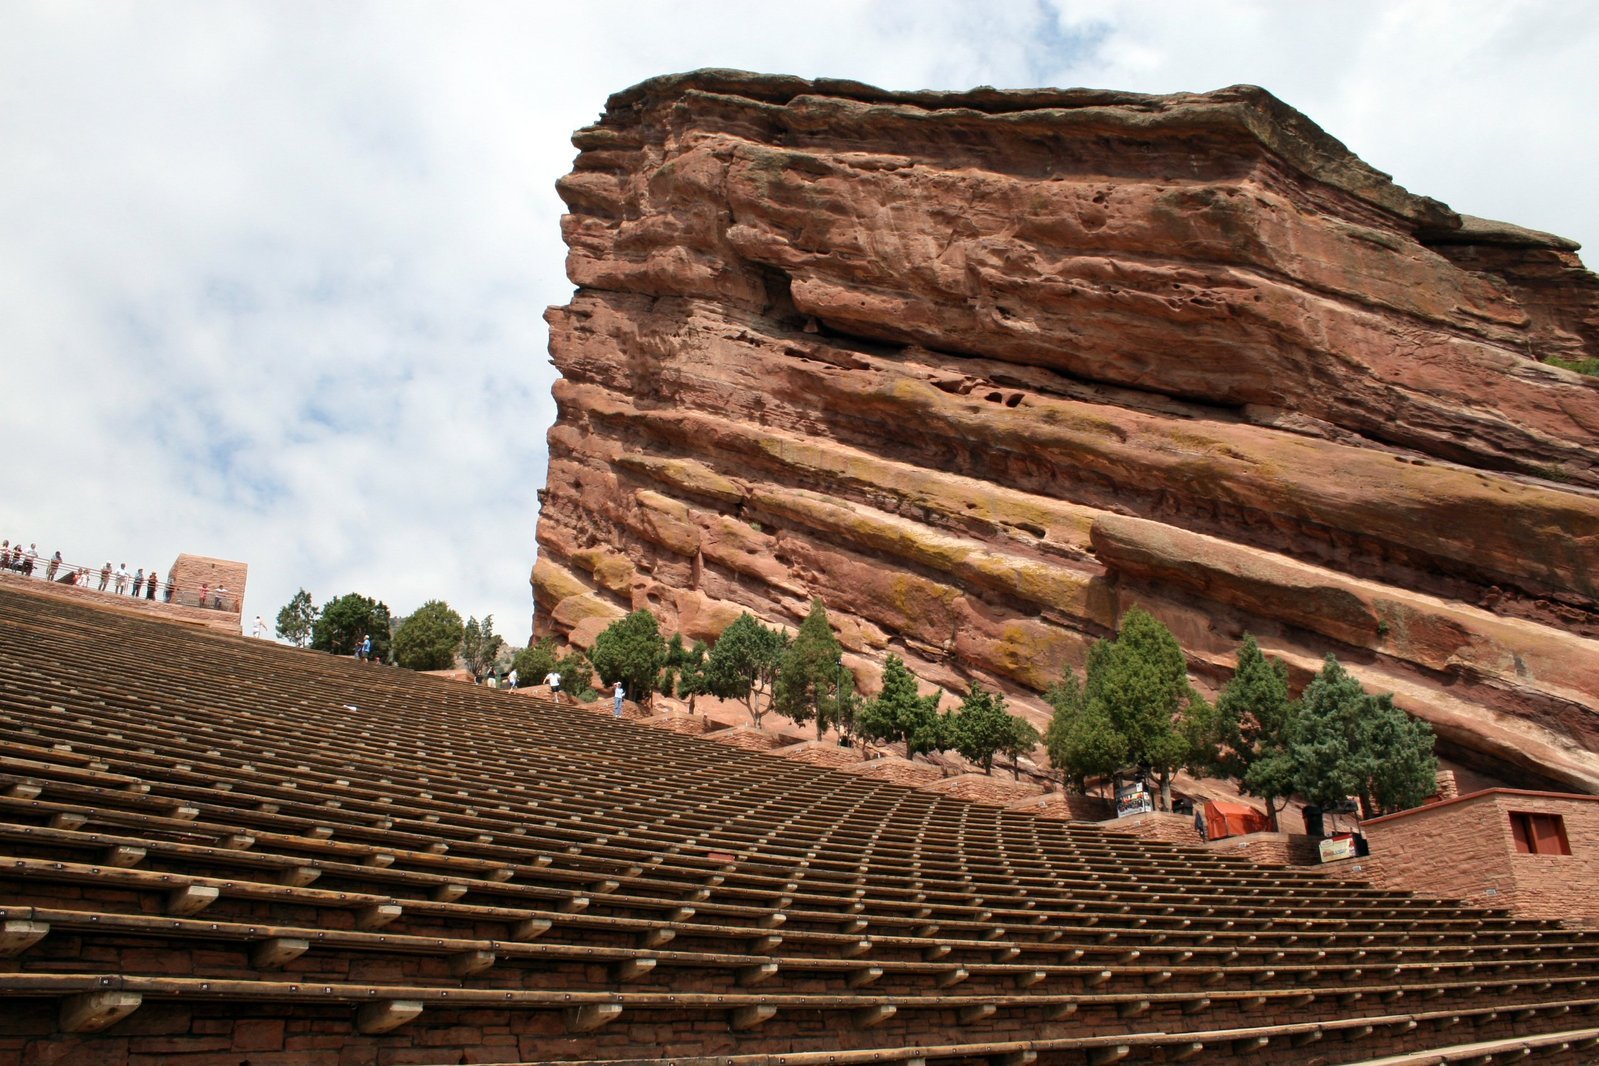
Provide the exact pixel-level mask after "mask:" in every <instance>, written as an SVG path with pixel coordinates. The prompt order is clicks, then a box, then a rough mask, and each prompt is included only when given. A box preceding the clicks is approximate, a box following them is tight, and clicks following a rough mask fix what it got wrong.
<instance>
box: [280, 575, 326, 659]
mask: <svg viewBox="0 0 1599 1066" xmlns="http://www.w3.org/2000/svg"><path fill="white" fill-rule="evenodd" d="M319 613H320V612H319V611H318V610H317V609H316V605H315V604H314V603H312V602H311V594H310V593H309V592H307V591H305V589H301V590H300V591H299V592H296V593H295V594H294V595H293V596H292V597H290V599H289V602H288V603H286V604H284V605H283V608H282V609H281V610H279V611H278V636H280V637H282V638H283V639H284V640H286V641H288V642H289V643H290V644H293V645H294V646H295V647H296V648H303V647H305V646H306V644H307V643H309V642H310V640H311V631H312V629H313V627H314V626H315V625H316V620H317V615H318V614H319Z"/></svg>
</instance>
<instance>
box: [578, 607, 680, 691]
mask: <svg viewBox="0 0 1599 1066" xmlns="http://www.w3.org/2000/svg"><path fill="white" fill-rule="evenodd" d="M589 661H590V662H592V663H593V664H594V669H595V670H597V671H599V674H600V680H601V681H602V682H604V683H605V684H606V685H614V684H616V683H617V682H618V681H620V682H621V683H622V687H623V689H625V690H626V692H627V694H628V695H629V696H631V697H632V698H633V700H634V702H636V703H639V704H641V705H643V704H647V703H650V702H651V701H652V699H653V697H654V695H655V689H656V686H657V685H658V684H659V683H660V679H661V667H662V666H664V665H665V664H666V641H664V640H662V639H661V626H660V623H659V622H657V621H656V620H655V615H654V614H653V613H652V612H650V611H647V610H637V611H634V612H633V613H632V614H630V615H628V616H627V617H626V618H619V619H617V620H616V621H615V622H612V623H611V624H610V625H608V626H606V627H605V630H604V631H603V632H601V633H600V635H599V636H597V637H595V638H594V646H593V647H592V648H590V649H589Z"/></svg>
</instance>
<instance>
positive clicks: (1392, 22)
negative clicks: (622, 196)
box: [0, 0, 1599, 640]
mask: <svg viewBox="0 0 1599 1066" xmlns="http://www.w3.org/2000/svg"><path fill="white" fill-rule="evenodd" d="M0 25H4V27H5V33H4V35H3V36H0V348H3V350H4V351H5V353H6V355H5V362H4V366H5V367H6V387H5V389H4V391H3V392H0V447H3V449H4V454H6V455H7V456H8V462H7V464H6V465H7V473H6V479H5V486H6V488H5V492H4V495H3V497H0V499H3V501H4V503H3V504H0V523H3V525H0V535H4V536H6V537H13V538H14V537H17V536H21V537H23V538H25V539H28V540H38V541H39V542H40V544H41V548H43V549H44V550H46V551H53V550H54V549H55V548H57V547H60V548H61V549H62V550H63V551H64V552H65V553H66V554H67V555H68V556H69V557H70V558H73V559H75V560H81V561H83V562H85V563H93V564H98V563H99V562H103V561H104V559H105V558H106V557H108V556H109V557H112V561H113V562H118V561H123V560H124V559H125V560H126V561H127V562H128V563H129V564H130V566H141V565H142V566H145V567H149V566H151V565H152V564H154V565H156V566H158V567H165V566H166V565H167V563H168V562H170V560H171V558H172V557H173V556H174V555H175V554H176V553H177V552H179V551H194V552H200V553H205V554H214V555H220V556H224V557H229V558H237V559H243V560H245V561H247V562H249V563H250V564H251V582H250V595H249V600H248V602H247V604H246V612H247V614H248V615H254V614H255V613H261V614H264V615H266V616H267V617H268V619H269V620H270V619H271V618H272V616H273V615H274V614H275V612H276V610H277V608H278V607H279V606H280V605H281V604H282V603H284V602H285V601H286V600H287V599H288V597H289V596H290V595H291V594H292V593H293V592H294V590H295V588H297V587H298V586H300V585H304V586H306V587H307V588H309V589H310V590H311V591H312V593H313V594H314V595H315V596H316V597H317V598H318V599H319V600H323V599H327V598H330V597H332V596H334V595H338V594H341V593H343V592H346V591H350V590H356V591H361V592H364V593H368V594H371V595H375V596H378V597H380V598H383V599H385V600H387V601H388V603H389V604H390V605H391V607H393V608H394V609H395V610H396V611H399V612H405V611H409V610H411V609H413V608H415V607H416V606H417V605H419V604H420V603H421V602H422V601H423V600H425V599H428V598H431V597H435V596H437V597H442V598H445V599H448V600H449V601H450V602H451V603H452V604H453V605H454V606H456V607H457V609H459V610H461V611H462V612H463V613H472V614H478V615H482V614H484V613H486V612H493V613H494V615H495V617H496V619H497V621H498V622H499V624H500V629H501V631H502V632H505V633H507V634H508V635H509V636H511V637H512V638H513V639H518V640H520V639H522V638H524V637H526V635H527V623H528V616H529V614H530V613H531V601H530V599H529V596H528V590H527V574H528V570H529V568H530V566H531V563H532V559H533V553H534V545H533V530H534V523H535V519H536V508H537V504H536V500H535V497H534V493H535V491H536V490H537V489H538V488H539V486H540V485H541V484H542V482H543V476H544V469H543V468H544V461H545V456H544V444H543V438H544V433H545V431H546V429H547V428H548V426H549V423H550V421H551V419H552V418H553V415H554V406H553V403H552V402H551V400H550V395H549V393H550V382H551V380H552V376H553V370H552V369H551V368H550V367H549V366H548V364H547V358H546V355H545V345H546V336H545V330H544V326H543V322H542V320H541V314H542V311H543V309H544V307H545V306H546V305H548V304H551V303H561V302H564V301H565V299H566V298H567V296H568V294H569V292H570V285H569V284H568V283H567V282H566V281H565V279H564V277H563V274H562V271H563V262H562V260H563V249H562V247H561V244H560V237H559V218H560V213H561V205H560V203H559V201H558V200H557V199H556V197H555V195H554V192H553V184H554V182H555V179H556V178H557V177H559V176H560V175H561V174H562V173H563V172H564V171H565V170H566V169H568V167H569V166H570V163H571V159H572V156H573V150H572V148H571V145H570V143H569V140H568V138H569V135H570V133H571V131H572V130H573V129H575V128H577V127H578V126H581V125H584V124H586V123H588V122H590V121H592V120H593V119H594V118H595V117H596V116H597V115H598V114H599V112H600V110H601V108H602V107H603V105H604V101H605V97H606V96H607V95H608V94H610V93H612V92H614V91H617V90H619V89H622V88H625V87H626V86H628V85H630V84H632V83H634V82H636V81H638V80H641V79H642V78H645V77H649V76H651V75H654V74H660V73H667V72H672V71H680V70H686V69H692V68H694V67H700V66H733V67H742V68H746V69H755V70H768V71H773V72H783V73H794V74H801V75H805V76H812V77H814V76H828V77H842V78H854V79H857V80H861V81H866V82H871V83H875V84H880V85H884V86H886V87H890V88H924V87H930V88H952V89H959V88H967V87H970V86H972V85H976V84H991V85H999V86H1026V85H1035V84H1048V83H1054V84H1061V85H1096V86H1104V87H1113V88H1123V89H1133V90H1140V91H1153V92H1162V91H1172V90H1178V89H1182V90H1203V89H1210V88H1216V87H1218V86H1222V85H1227V84H1233V83H1236V82H1254V83H1258V84H1262V85H1265V86H1266V87H1267V88H1269V89H1271V90H1272V91H1273V92H1276V93H1277V94H1278V95H1279V96H1281V97H1283V99H1285V100H1286V101H1288V102H1289V103H1290V104H1293V105H1294V106H1296V107H1298V108H1300V109H1301V110H1303V111H1305V112H1306V113H1307V114H1309V115H1310V116H1311V117H1312V118H1313V119H1315V120H1316V121H1317V122H1319V123H1320V124H1321V125H1322V126H1323V127H1325V128H1326V129H1327V130H1328V131H1329V132H1331V133H1332V134H1333V135H1334V136H1337V137H1339V138H1340V139H1342V140H1344V141H1345V142H1346V143H1347V144H1349V145H1350V146H1351V147H1352V148H1353V149H1355V150H1356V151H1358V152H1360V153H1361V154H1362V155H1363V156H1365V157H1366V158H1367V159H1368V161H1369V162H1371V163H1372V164H1373V165H1375V166H1378V167H1381V168H1383V169H1386V170H1390V171H1392V172H1393V173H1394V174H1395V176H1396V178H1397V179H1398V180H1399V181H1400V182H1401V183H1402V184H1405V185H1406V186H1407V187H1409V188H1411V189H1412V190H1413V191H1416V192H1419V193H1423V194H1426V195H1431V196H1436V197H1438V198H1440V199H1443V200H1445V201H1447V202H1450V203H1451V204H1452V205H1453V206H1455V207H1457V208H1458V209H1460V210H1463V211H1468V212H1471V213H1474V214H1483V215H1489V216H1492V217H1500V218H1504V219H1507V220H1509V221H1514V222H1518V223H1521V224H1524V225H1530V226H1534V227H1538V228H1545V229H1551V230H1554V231H1555V232H1559V233H1563V234H1565V235H1567V236H1572V237H1575V238H1577V239H1579V240H1582V239H1584V238H1589V239H1592V240H1599V214H1596V210H1599V209H1595V208H1594V207H1592V206H1590V203H1589V198H1588V197H1587V196H1586V195H1585V193H1586V190H1585V189H1584V188H1583V187H1582V183H1583V179H1584V178H1585V177H1586V175H1587V174H1588V173H1590V172H1591V171H1592V170H1593V169H1594V165H1595V164H1596V163H1599V160H1596V159H1595V140H1594V138H1593V137H1592V135H1591V132H1590V131H1591V122H1590V121H1589V116H1588V115H1587V113H1586V112H1587V105H1586V100H1588V99H1591V98H1592V97H1593V95H1594V91H1593V90H1594V88H1595V84H1594V82H1595V75H1594V74H1593V72H1592V70H1591V69H1590V68H1591V67H1592V66H1593V64H1591V63H1589V62H1587V60H1588V59H1589V58H1591V56H1592V55H1594V54H1596V52H1599V49H1596V47H1595V46H1596V45H1599V40H1596V34H1599V15H1595V14H1591V13H1590V11H1589V8H1588V7H1587V6H1586V5H1568V4H1560V3H1554V2H1542V3H1538V2H1524V3H1509V4H1506V3H1489V2H1486V0H1476V2H1472V3H1448V4H1444V3H1433V2H1419V0H1418V2H1408V3H1377V2H1373V0H1368V2H1363V3H1350V4H1341V5H1298V4H1295V5H1285V4H1279V3H1268V2H1258V3H1234V4H1221V5H1217V4H1210V5H1203V6H1194V5H1183V4H1165V3H1160V4H1156V3H1117V2H1105V0H1101V2H1096V3H1094V4H1092V5H1088V4H1081V3H1076V2H1068V0H1047V2H1030V0H1016V2H1010V3H977V2H961V0H938V2H926V3H921V4H917V5H910V4H903V3H890V2H887V0H881V2H867V0H816V2H814V3H811V4H808V5H806V6H805V7H804V8H803V9H794V8H775V7H773V8H768V7H766V6H763V5H731V4H725V3H713V2H709V0H698V2H691V3H678V4H656V3H645V2H638V3H621V2H608V3H591V4H585V5H538V6H536V7H535V6H533V5H525V4H516V3H476V4H450V5H443V4H429V3H401V2H394V3H383V4H376V3H340V4H326V3H311V2H309V0H300V2H290V3H236V4H226V5H219V4H211V3H189V2H184V3H178V2H162V0H152V2H147V3H140V4H132V3H93V4H90V3H76V4H75V3H64V2H58V0H49V2H45V0H40V2H22V0H0Z"/></svg>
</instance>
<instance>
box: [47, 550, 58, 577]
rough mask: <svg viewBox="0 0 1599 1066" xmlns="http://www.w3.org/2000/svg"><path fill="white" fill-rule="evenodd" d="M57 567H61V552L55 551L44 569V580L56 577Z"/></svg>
mask: <svg viewBox="0 0 1599 1066" xmlns="http://www.w3.org/2000/svg"><path fill="white" fill-rule="evenodd" d="M59 569H61V553H60V552H56V553H55V554H54V555H53V556H51V557H50V565H49V566H47V567H45V569H44V579H45V580H46V581H54V580H55V579H56V571H57V570H59Z"/></svg>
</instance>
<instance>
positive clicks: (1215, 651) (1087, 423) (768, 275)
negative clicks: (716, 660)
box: [533, 71, 1599, 791]
mask: <svg viewBox="0 0 1599 1066" xmlns="http://www.w3.org/2000/svg"><path fill="white" fill-rule="evenodd" d="M574 141H575V143H576V144H577V146H578V148H579V149H580V154H579V155H578V158H577V161H576V164H575V167H574V169H573V172H572V173H571V174H569V175H568V176H567V177H565V178H563V179H562V181H561V182H560V186H559V188H560V192H561V195H562V197H563V198H564V199H565V201H566V203H567V205H568V208H569V213H568V214H567V216H566V217H565V219H564V221H563V230H564V234H565V237H566V241H567V244H568V248H569V255H568V260H567V268H568V273H569V274H570V276H571V279H572V281H573V282H574V283H575V284H576V285H577V292H576V293H575V294H574V296H573V298H572V301H571V302H570V303H569V304H567V305H566V306H565V307H560V308H552V309H551V310H550V311H549V313H548V315H547V317H548V320H549V323H550V330H551V340H550V350H551V352H552V354H553V355H554V358H555V363H556V366H557V367H558V368H559V370H560V372H561V375H562V379H561V380H560V381H559V382H558V383H557V385H556V399H557V402H558V405H559V416H558V419H557V422H556V425H555V426H554V428H553V429H551V430H550V433H549V446H550V474H549V482H548V486H547V488H546V489H545V491H544V492H543V493H541V500H542V502H543V506H542V510H541V513H540V518H539V526H538V544H539V556H538V562H537V564H536V565H535V567H534V571H533V588H534V597H535V602H536V605H537V612H536V615H535V628H536V630H537V631H538V632H540V633H550V632H553V633H556V634H559V635H561V636H563V637H566V638H569V639H571V640H572V641H573V642H575V643H577V644H580V645H584V644H587V643H588V642H589V641H591V640H592V638H593V636H594V635H595V634H596V633H597V632H598V631H599V630H600V629H602V628H603V627H604V626H605V625H606V624H608V623H609V622H610V621H611V620H612V619H614V618H616V617H619V616H620V615H621V614H622V613H624V612H625V611H627V610H631V609H635V608H638V607H643V606H648V607H650V608H652V609H653V610H655V611H656V612H657V613H658V614H660V615H661V616H662V618H663V620H664V622H665V624H666V626H667V627H668V629H674V628H675V629H678V630H680V631H682V632H684V633H685V634H687V635H689V636H691V637H699V638H710V637H713V636H714V635H715V634H716V633H717V632H719V631H720V629H721V627H722V626H724V625H725V624H726V623H727V622H728V621H729V620H730V619H731V618H732V617H734V616H736V615H737V613H738V612H739V611H741V610H745V609H748V610H751V611H754V612H755V613H756V614H758V615H761V616H762V617H764V618H767V619H768V620H771V621H774V622H780V623H784V624H789V625H795V624H797V622H798V620H799V619H800V618H802V617H803V615H804V611H805V606H806V604H807V603H808V601H809V599H810V598H811V597H812V596H818V595H819V596H821V597H822V598H823V599H824V600H826V602H827V605H828V608H829V611H830V613H831V615H832V617H833V619H834V622H835V625H836V627H837V628H838V629H839V630H840V635H841V639H842V640H843V643H844V644H845V646H846V648H847V649H848V652H849V658H848V661H849V663H850V665H851V666H852V667H853V668H855V669H856V671H857V673H860V674H862V675H863V676H864V677H865V678H866V679H867V680H868V683H870V680H871V679H872V678H873V677H874V675H875V672H876V670H877V668H878V667H879V666H880V663H881V661H882V659H883V658H884V657H885V656H886V655H887V654H888V653H889V652H895V653H897V654H899V655H901V656H902V657H903V658H905V659H906V660H907V662H908V663H909V664H910V665H911V666H912V668H913V669H915V670H916V672H917V673H918V675H919V676H921V677H922V678H923V679H924V680H926V681H927V682H929V683H930V684H933V685H938V686H943V687H945V688H949V689H956V690H958V689H963V688H964V687H965V683H966V681H967V680H968V679H969V678H973V677H976V678H979V679H981V680H983V681H984V682H985V683H987V684H990V685H998V686H1000V687H1002V688H1003V689H1004V690H1005V691H1007V692H1008V693H1009V694H1010V695H1011V696H1012V697H1013V699H1014V701H1015V703H1016V705H1017V706H1020V707H1024V708H1031V710H1032V712H1033V713H1034V714H1035V715H1037V716H1038V717H1039V718H1040V719H1041V717H1042V709H1041V705H1040V704H1039V703H1038V702H1037V700H1036V698H1035V697H1036V694H1037V693H1038V692H1040V691H1041V690H1042V689H1043V688H1044V687H1045V686H1047V685H1048V684H1049V683H1050V682H1051V681H1052V680H1053V679H1054V678H1056V677H1058V676H1059V673H1060V671H1061V668H1062V667H1063V666H1064V665H1067V664H1071V665H1076V666H1080V665H1081V663H1082V661H1083V658H1084V656H1085V653H1086V649H1087V646H1088V644H1089V643H1091V642H1092V641H1093V640H1095V639H1097V638H1099V637H1102V636H1105V635H1107V634H1110V633H1112V632H1114V631H1115V628H1116V625H1117V620H1118V618H1119V617H1120V615H1121V614H1122V613H1123V612H1124V611H1125V610H1127V608H1128V607H1130V606H1132V605H1134V604H1138V605H1142V606H1144V607H1146V608H1147V609H1149V610H1151V611H1153V612H1154V613H1155V614H1156V615H1157V616H1159V617H1161V618H1162V619H1163V620H1164V621H1166V622H1167V624H1168V625H1170V626H1171V627H1172V628H1173V630H1174V631H1175V632H1176V633H1177V634H1178V636H1179V639H1180V640H1181V641H1182V642H1183V645H1184V647H1185V649H1186V650H1187V651H1188V653H1189V655H1190V657H1191V663H1192V666H1193V668H1194V671H1195V674H1196V677H1197V678H1198V679H1199V680H1200V681H1201V682H1204V683H1209V684H1215V683H1216V682H1218V681H1220V680H1222V679H1224V678H1225V677H1226V676H1227V667H1228V666H1229V665H1230V662H1231V656H1232V654H1233V652H1234V651H1235V649H1236V645H1237V642H1238V640H1239V639H1240V637H1241V636H1242V634H1243V633H1244V632H1246V631H1248V632H1253V633H1255V634H1256V635H1257V637H1258V638H1259V639H1260V640H1261V642H1262V645H1263V646H1264V647H1266V648H1267V649H1268V651H1270V652H1272V653H1274V654H1277V655H1280V656H1282V657H1283V658H1284V659H1285V660H1286V661H1287V662H1288V663H1289V664H1290V666H1291V667H1292V668H1293V670H1294V673H1295V676H1296V677H1297V678H1298V679H1300V680H1303V678H1304V677H1306V676H1308V674H1309V672H1310V671H1312V670H1313V669H1315V668H1316V666H1317V665H1318V663H1319V660H1320V659H1321V657H1322V656H1324V655H1325V654H1326V653H1327V652H1329V651H1331V652H1334V653H1336V654H1337V655H1338V656H1339V657H1340V659H1342V660H1343V661H1345V662H1346V663H1347V664H1348V665H1350V666H1351V668H1352V669H1353V670H1354V672H1355V673H1357V675H1359V676H1360V677H1361V678H1362V679H1363V680H1364V681H1365V682H1366V683H1367V685H1368V687H1372V688H1377V689H1381V690H1384V691H1393V692H1395V693H1396V699H1397V701H1398V702H1399V703H1400V704H1401V705H1402V706H1404V707H1405V708H1406V709H1407V710H1409V711H1411V712H1412V713H1415V714H1417V715H1420V716H1422V717H1424V718H1426V719H1428V720H1429V721H1431V722H1432V723H1433V724H1434V726H1435V727H1436V728H1437V729H1438V731H1439V734H1440V736H1441V737H1442V738H1443V742H1444V750H1445V752H1446V753H1447V754H1450V755H1453V756H1454V757H1456V758H1459V759H1461V760H1462V761H1465V762H1468V763H1471V764H1473V765H1477V766H1479V767H1487V768H1490V769H1491V770H1493V771H1494V772H1496V773H1498V774H1500V775H1501V776H1502V777H1503V778H1504V779H1506V780H1509V781H1512V782H1516V783H1525V784H1549V783H1555V784H1563V785H1567V786H1576V787H1579V788H1583V789H1588V790H1595V791H1599V758H1596V757H1595V756H1594V755H1593V754H1592V753H1593V752H1594V751H1595V750H1596V749H1599V717H1596V715H1595V705H1596V703H1599V576H1596V568H1595V565H1594V564H1595V562H1596V560H1599V448H1596V442H1599V381H1596V380H1594V379H1590V378H1585V377H1582V376H1580V375H1577V374H1574V373H1571V372H1569V371H1565V370H1562V369H1558V368H1556V367H1553V366H1549V365H1546V364H1545V363H1543V362H1542V361H1541V360H1542V359H1545V358H1548V357H1551V356H1559V357H1561V358H1565V359H1571V358H1586V357H1592V356H1595V355H1599V282H1596V279H1595V278H1594V276H1593V275H1591V274H1589V273H1588V272H1586V271H1585V270H1584V269H1583V268H1582V264H1581V262H1580V261H1579V260H1578V258H1577V256H1576V254H1575V252H1576V247H1575V245H1573V244H1571V242H1569V241H1564V240H1562V239H1561V238H1558V237H1553V236H1550V235H1547V234H1539V233H1533V232H1531V231H1527V230H1522V229H1518V228H1516V227H1513V226H1508V225H1505V224H1501V223H1492V222H1487V221H1484V220H1480V219H1472V218H1468V217H1465V216H1460V215H1457V214H1456V213H1454V212H1453V211H1451V210H1450V209H1449V208H1448V207H1446V206H1445V205H1443V204H1440V203H1438V202H1436V201H1434V200H1429V199H1426V198H1423V197H1418V196H1414V195H1412V194H1410V193H1408V192H1406V191H1405V190H1404V189H1402V188H1400V187H1398V186H1397V185H1395V184H1393V182H1392V181H1390V180H1389V179H1388V177H1387V176H1386V175H1384V174H1381V173H1379V172H1378V171H1375V170H1373V169H1372V168H1371V167H1369V166H1367V165H1366V164H1364V163H1362V162H1361V161H1360V160H1359V159H1357V158H1355V157H1354V156H1353V155H1352V154H1350V153H1349V152H1348V151H1347V149H1345V148H1344V147H1343V146H1342V145H1341V144H1339V143H1338V142H1337V141H1336V140H1334V139H1333V138H1331V137H1330V136H1328V135H1327V134H1325V133H1324V132H1322V131H1321V130H1320V129H1318V128H1317V127H1316V126H1315V125H1314V124H1313V123H1311V122H1310V121H1309V120H1308V119H1306V118H1305V117H1304V116H1302V115H1299V114H1298V113H1296V112H1294V111H1293V110H1292V109H1290V108H1288V107H1286V106H1285V105H1284V104H1282V103H1281V102H1279V101H1277V100H1275V99H1274V98H1273V97H1271V96H1270V95H1269V94H1267V93H1265V92H1264V91H1262V90H1260V89H1255V88H1250V87H1235V88H1231V89H1224V90H1220V91H1218V92H1214V93H1208V94H1203V95H1175V96H1162V97H1152V96H1139V95H1133V94H1125V93H1110V92H1093V91H1085V90H1070V91H1059V90H1040V91H1027V92H1009V91H995V90H987V89H984V90H976V91H973V92H969V93H897V94H896V93H887V92H883V91H880V90H876V89H872V88H870V87H867V86H862V85H858V84H854V83H844V82H825V81H824V82H809V81H803V80H800V79H795V78H786V77H767V76H759V75H749V74H741V73H736V72H726V71H700V72H697V73H693V74H687V75H680V76H673V77H667V78H658V79H654V80H652V81H648V82H645V83H643V84H641V85H639V86H636V87H634V88H632V89H629V90H627V91H625V92H622V93H619V94H617V95H616V96H613V97H612V98H611V100H610V102H609V104H608V106H607V108H606V111H605V113H604V115H603V116H602V117H601V119H600V121H599V122H598V123H597V124H595V125H594V126H591V127H588V128H586V129H583V130H580V131H579V132H578V133H577V134H576V136H575V137H574Z"/></svg>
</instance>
